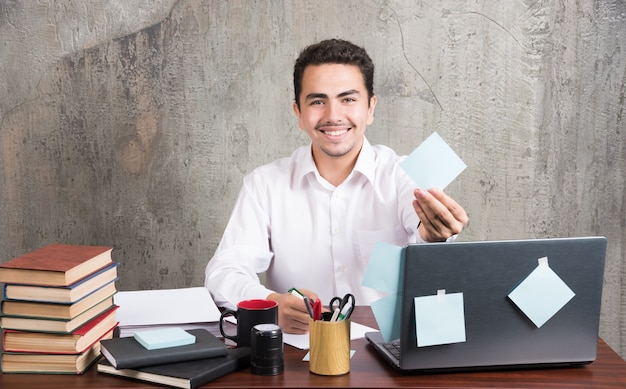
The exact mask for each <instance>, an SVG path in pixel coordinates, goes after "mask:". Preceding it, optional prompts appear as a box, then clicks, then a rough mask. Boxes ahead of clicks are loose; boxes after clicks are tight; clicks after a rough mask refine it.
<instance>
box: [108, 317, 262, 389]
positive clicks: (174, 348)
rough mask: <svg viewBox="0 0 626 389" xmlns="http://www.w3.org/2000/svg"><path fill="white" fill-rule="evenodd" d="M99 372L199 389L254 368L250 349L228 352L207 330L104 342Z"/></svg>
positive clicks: (148, 332) (141, 333)
mask: <svg viewBox="0 0 626 389" xmlns="http://www.w3.org/2000/svg"><path fill="white" fill-rule="evenodd" d="M102 354H103V355H104V357H105V358H103V359H101V360H100V361H99V362H98V365H97V369H98V372H100V373H104V374H110V375H114V376H119V377H126V378H131V379H134V380H140V381H145V382H150V383H157V384H162V385H167V386H170V387H177V388H185V389H195V388H198V387H200V386H202V385H204V384H206V383H208V382H211V381H213V380H216V379H217V378H220V377H222V376H224V375H226V374H229V373H231V372H234V371H236V370H239V369H242V368H244V367H246V366H249V364H250V348H249V347H238V348H228V347H227V346H226V345H225V344H224V342H223V341H221V340H220V339H218V338H217V337H216V336H215V335H213V334H212V333H211V332H209V331H207V330H206V329H203V328H198V329H193V330H188V331H185V330H183V329H181V328H177V327H168V328H160V329H145V330H138V331H135V333H134V335H133V336H130V337H124V338H113V339H106V340H103V341H102Z"/></svg>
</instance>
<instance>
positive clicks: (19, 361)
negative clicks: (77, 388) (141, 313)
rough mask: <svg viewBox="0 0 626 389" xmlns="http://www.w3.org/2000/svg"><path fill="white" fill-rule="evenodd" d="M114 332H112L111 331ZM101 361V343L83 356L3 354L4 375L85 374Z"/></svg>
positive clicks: (95, 344) (94, 345)
mask: <svg viewBox="0 0 626 389" xmlns="http://www.w3.org/2000/svg"><path fill="white" fill-rule="evenodd" d="M111 332H112V331H111ZM98 359H100V342H95V343H94V344H93V345H92V346H91V347H90V348H89V349H87V351H85V352H84V353H81V354H31V353H3V354H2V355H1V366H2V372H3V373H39V374H45V373H48V374H83V373H84V372H85V371H86V370H87V369H88V368H89V367H90V366H92V365H93V364H94V363H96V361H97V360H98Z"/></svg>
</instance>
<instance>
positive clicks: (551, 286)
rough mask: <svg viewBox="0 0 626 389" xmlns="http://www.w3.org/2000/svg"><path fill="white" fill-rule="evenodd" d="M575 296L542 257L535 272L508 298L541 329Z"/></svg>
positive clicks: (545, 258) (546, 259)
mask: <svg viewBox="0 0 626 389" xmlns="http://www.w3.org/2000/svg"><path fill="white" fill-rule="evenodd" d="M575 295H576V294H575V293H574V292H573V291H572V290H571V289H570V288H569V286H567V284H566V283H565V282H564V281H563V280H562V279H561V278H560V277H559V276H558V275H557V274H556V273H555V272H554V271H553V270H552V269H551V268H550V266H549V264H548V258H547V257H543V258H539V260H538V265H537V267H536V268H535V270H533V271H532V272H531V273H530V274H529V275H528V277H526V278H525V279H524V280H523V281H522V282H521V283H520V284H519V285H518V286H517V287H516V288H515V289H513V291H512V292H511V293H509V298H510V299H511V301H513V302H514V303H515V305H517V306H518V307H519V309H520V310H521V311H522V312H524V314H525V315H526V316H527V317H528V318H529V319H530V320H531V321H532V322H533V323H534V324H535V325H536V326H537V328H541V326H542V325H544V324H545V323H546V322H547V321H548V320H550V318H552V317H553V316H554V315H556V313H557V312H558V311H559V310H560V309H561V308H563V307H564V306H565V305H566V304H567V303H568V302H569V301H570V300H571V299H572V298H573V297H574V296H575Z"/></svg>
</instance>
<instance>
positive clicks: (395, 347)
mask: <svg viewBox="0 0 626 389" xmlns="http://www.w3.org/2000/svg"><path fill="white" fill-rule="evenodd" d="M383 346H384V347H385V348H386V349H387V351H389V352H390V353H391V355H393V356H394V357H396V359H400V339H396V340H394V341H392V342H389V343H384V344H383Z"/></svg>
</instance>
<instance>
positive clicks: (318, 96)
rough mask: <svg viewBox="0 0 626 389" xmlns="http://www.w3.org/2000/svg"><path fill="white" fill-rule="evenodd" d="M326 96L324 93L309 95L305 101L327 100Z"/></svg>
mask: <svg viewBox="0 0 626 389" xmlns="http://www.w3.org/2000/svg"><path fill="white" fill-rule="evenodd" d="M327 98H328V95H327V94H325V93H309V94H308V95H306V98H305V100H313V99H327Z"/></svg>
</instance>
